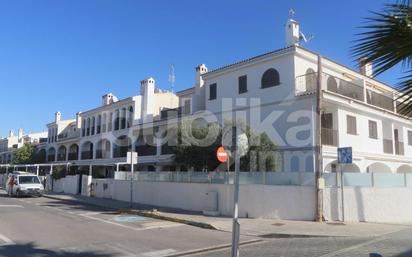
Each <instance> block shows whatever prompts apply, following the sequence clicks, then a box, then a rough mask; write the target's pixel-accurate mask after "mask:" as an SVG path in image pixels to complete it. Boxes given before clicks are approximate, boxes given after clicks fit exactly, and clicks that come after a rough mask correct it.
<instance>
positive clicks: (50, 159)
mask: <svg viewBox="0 0 412 257" xmlns="http://www.w3.org/2000/svg"><path fill="white" fill-rule="evenodd" d="M55 160H56V156H55V155H48V156H47V161H48V162H54V161H55Z"/></svg>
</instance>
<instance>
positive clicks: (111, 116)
mask: <svg viewBox="0 0 412 257" xmlns="http://www.w3.org/2000/svg"><path fill="white" fill-rule="evenodd" d="M112 129H113V113H112V112H111V113H110V114H109V120H108V123H107V132H110V131H112Z"/></svg>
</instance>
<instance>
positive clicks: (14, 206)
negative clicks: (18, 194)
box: [0, 204, 24, 208]
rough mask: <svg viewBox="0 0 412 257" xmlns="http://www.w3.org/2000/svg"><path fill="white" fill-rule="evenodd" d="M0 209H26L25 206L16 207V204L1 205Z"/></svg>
mask: <svg viewBox="0 0 412 257" xmlns="http://www.w3.org/2000/svg"><path fill="white" fill-rule="evenodd" d="M0 208H24V207H23V205H16V204H10V205H7V204H4V205H0Z"/></svg>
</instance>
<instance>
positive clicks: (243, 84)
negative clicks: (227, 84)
mask: <svg viewBox="0 0 412 257" xmlns="http://www.w3.org/2000/svg"><path fill="white" fill-rule="evenodd" d="M246 92H247V76H246V75H244V76H240V77H239V94H243V93H246Z"/></svg>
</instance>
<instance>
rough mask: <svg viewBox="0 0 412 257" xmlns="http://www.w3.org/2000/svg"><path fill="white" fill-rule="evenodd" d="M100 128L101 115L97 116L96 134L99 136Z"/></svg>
mask: <svg viewBox="0 0 412 257" xmlns="http://www.w3.org/2000/svg"><path fill="white" fill-rule="evenodd" d="M101 128H102V115H100V114H99V115H98V116H97V126H96V134H100V132H101Z"/></svg>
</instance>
